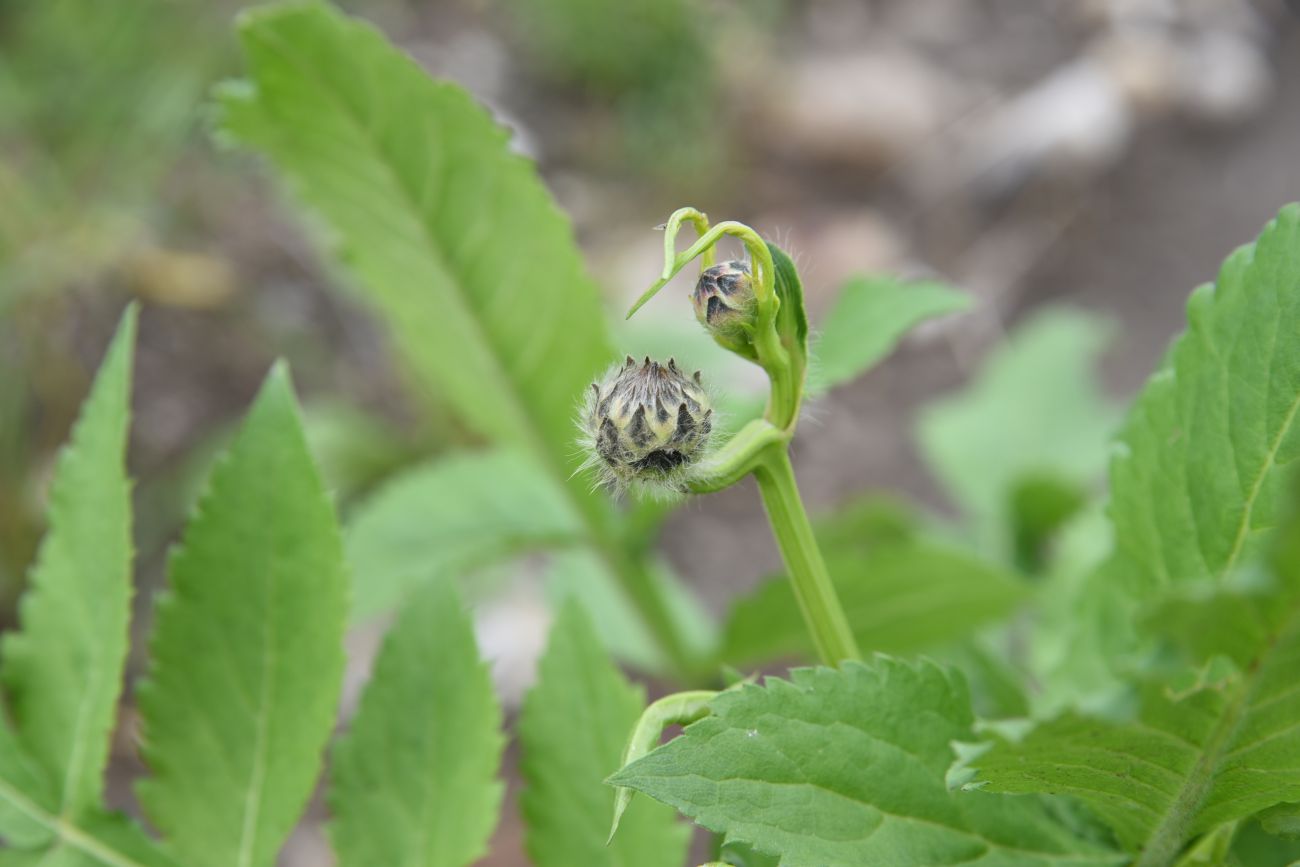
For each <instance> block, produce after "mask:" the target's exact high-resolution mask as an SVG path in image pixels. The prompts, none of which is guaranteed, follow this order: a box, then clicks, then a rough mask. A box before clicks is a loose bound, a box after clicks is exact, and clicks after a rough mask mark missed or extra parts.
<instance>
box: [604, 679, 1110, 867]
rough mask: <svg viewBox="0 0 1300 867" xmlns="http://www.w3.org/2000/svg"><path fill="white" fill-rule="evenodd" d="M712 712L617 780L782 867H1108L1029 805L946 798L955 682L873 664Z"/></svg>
mask: <svg viewBox="0 0 1300 867" xmlns="http://www.w3.org/2000/svg"><path fill="white" fill-rule="evenodd" d="M712 711H713V715H711V716H709V717H706V718H705V719H703V720H701V721H700V722H697V723H694V724H692V725H690V726H688V727H687V728H686V730H685V732H684V733H683V734H682V735H681V736H680V737H678V738H676V739H675V740H673V741H671V742H670V743H668V744H667V745H665V746H663V747H660V748H659V749H657V750H655V751H654V752H652V753H651V754H650V755H648V756H646V757H645V758H643V759H640V760H639V761H636V762H634V763H632V764H631V765H629V766H628V767H626V768H624V769H623V770H622V771H620V772H619V773H618V774H616V775H615V776H614V777H613V778H612V780H611V782H613V783H616V784H618V785H621V786H630V787H632V788H634V789H637V790H638V791H641V792H644V793H645V794H647V795H650V796H651V797H653V798H656V799H659V800H661V801H664V802H666V803H669V804H672V805H673V806H675V807H677V808H678V809H679V810H681V811H682V812H684V813H686V814H687V815H688V816H690V817H691V818H693V819H694V820H695V821H696V822H698V823H700V824H701V825H704V826H705V827H706V828H709V829H711V830H714V831H719V832H722V833H725V834H726V835H727V836H728V838H729V839H731V840H734V841H736V842H738V843H744V844H749V845H752V846H754V847H755V848H757V849H759V850H761V851H765V852H768V853H772V854H779V855H780V856H781V863H782V864H783V865H786V867H814V865H816V867H826V865H862V864H882V865H883V864H888V865H890V867H920V865H929V867H937V865H956V864H962V865H971V864H974V865H980V867H994V865H997V867H1049V865H1065V864H1069V865H1074V867H1079V865H1116V864H1118V863H1119V862H1118V859H1117V858H1116V857H1115V856H1114V854H1113V853H1109V852H1107V851H1105V850H1102V849H1099V848H1097V847H1095V846H1093V845H1091V844H1088V843H1086V842H1084V841H1082V840H1079V839H1076V838H1075V837H1074V836H1073V835H1072V834H1071V833H1070V832H1068V831H1067V830H1066V829H1065V828H1064V827H1062V826H1061V825H1059V824H1057V822H1056V821H1054V820H1053V819H1052V818H1051V817H1050V816H1049V814H1048V813H1047V812H1046V811H1045V810H1044V809H1043V808H1042V805H1041V803H1040V802H1039V801H1036V800H1035V799H1032V798H1009V797H1003V796H995V795H989V794H986V793H983V792H952V791H950V790H949V789H948V787H947V785H946V783H945V778H946V775H947V773H948V769H949V767H950V766H951V765H952V763H953V760H954V758H955V756H954V753H953V749H952V742H953V741H961V740H969V739H971V737H972V733H971V725H972V719H971V712H970V703H969V699H968V697H967V693H966V689H965V686H964V684H963V683H962V681H961V679H960V677H959V676H954V675H951V674H949V673H947V672H945V671H944V670H942V669H940V668H938V667H936V666H934V665H932V664H929V663H925V664H922V665H921V666H919V667H913V666H910V665H908V664H906V663H902V662H899V661H896V660H892V659H889V658H887V657H878V658H877V659H876V661H875V662H874V663H872V664H871V665H864V664H862V663H857V662H849V663H845V664H844V666H843V667H842V668H840V669H828V668H816V669H796V670H795V671H794V672H792V673H791V680H789V681H786V680H777V679H771V680H769V681H768V682H767V685H766V686H762V687H760V686H755V685H744V686H741V687H738V688H735V689H733V690H729V691H727V692H724V693H722V694H720V695H719V696H718V698H717V699H715V700H714V701H713V703H712Z"/></svg>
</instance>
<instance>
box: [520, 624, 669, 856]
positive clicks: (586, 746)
mask: <svg viewBox="0 0 1300 867" xmlns="http://www.w3.org/2000/svg"><path fill="white" fill-rule="evenodd" d="M644 707H645V693H644V690H642V689H641V688H640V687H638V686H633V685H632V684H630V683H628V682H627V680H626V679H624V678H623V676H622V675H621V674H619V672H618V669H616V668H615V667H614V666H613V665H612V664H611V663H610V661H609V659H608V657H607V656H606V655H605V653H604V652H603V650H602V649H601V646H600V640H599V639H598V638H597V636H596V633H595V631H594V629H593V628H592V625H591V622H590V620H589V619H588V618H587V616H586V615H585V614H584V613H583V612H582V609H581V608H579V607H578V605H577V604H576V603H574V602H570V603H569V604H567V605H565V606H564V607H563V608H562V609H561V611H560V615H559V617H558V618H557V620H556V623H555V626H554V628H553V629H552V632H551V642H550V646H549V647H548V648H547V651H546V655H545V656H544V657H543V658H542V661H541V663H540V666H539V674H538V681H537V685H536V686H535V687H533V689H532V690H531V691H530V692H529V693H528V696H527V698H526V699H525V700H524V708H523V714H522V716H521V717H520V720H519V739H520V743H521V746H522V749H523V756H522V759H521V764H522V770H523V775H524V781H525V789H524V792H523V795H522V798H521V801H522V808H523V812H524V817H525V819H526V820H527V822H528V835H527V839H526V842H527V846H528V852H529V855H530V856H531V857H532V859H533V862H534V863H535V864H537V865H538V867H571V865H576V864H581V865H584V867H588V865H590V867H605V865H607V867H680V865H681V864H682V863H683V861H684V859H685V857H686V846H687V843H688V841H689V839H690V834H689V829H688V828H687V827H686V826H685V825H682V824H679V823H678V822H677V820H676V817H675V816H674V815H673V812H672V811H671V810H669V809H667V808H666V807H663V806H662V805H659V804H654V803H651V802H650V801H648V800H645V799H641V800H639V801H634V802H633V803H632V804H631V806H630V807H629V808H628V811H627V813H626V815H625V816H624V817H623V820H622V822H621V824H620V825H619V831H618V834H617V835H616V836H615V837H614V838H613V840H612V841H611V842H610V843H609V845H606V839H607V838H608V836H609V827H610V820H611V819H612V817H613V815H614V792H613V790H611V789H609V788H608V787H606V786H604V785H602V782H603V781H604V779H605V777H607V776H609V774H610V773H612V772H613V771H615V770H616V769H617V768H618V766H619V763H620V762H621V761H622V756H623V746H624V743H625V742H626V739H627V736H628V733H629V732H631V731H632V727H633V726H634V725H635V724H636V721H637V719H638V718H639V717H640V715H641V711H642V710H643V709H644Z"/></svg>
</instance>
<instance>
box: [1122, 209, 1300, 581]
mask: <svg viewBox="0 0 1300 867" xmlns="http://www.w3.org/2000/svg"><path fill="white" fill-rule="evenodd" d="M1297 286H1300V205H1290V206H1288V207H1287V208H1286V209H1284V210H1283V211H1282V213H1281V214H1279V215H1278V217H1277V219H1275V220H1274V221H1272V222H1271V223H1269V224H1268V226H1267V227H1266V228H1265V229H1264V231H1263V233H1262V234H1261V235H1260V236H1259V240H1258V242H1257V243H1256V244H1255V245H1254V246H1251V247H1243V248H1241V249H1239V250H1237V251H1236V252H1235V253H1233V254H1232V255H1231V256H1230V257H1229V258H1228V259H1227V261H1226V262H1224V265H1223V270H1222V271H1220V273H1219V279H1218V281H1217V282H1216V283H1215V284H1214V285H1213V286H1203V287H1201V288H1200V289H1198V290H1197V291H1196V292H1195V293H1194V294H1193V295H1192V298H1191V300H1190V302H1189V303H1188V305H1187V319H1188V331H1187V333H1186V334H1185V335H1184V336H1183V337H1181V338H1180V339H1179V340H1178V341H1177V342H1176V343H1175V344H1174V346H1173V348H1172V349H1171V350H1170V353H1169V355H1168V357H1167V358H1166V361H1165V364H1164V366H1163V367H1162V368H1161V369H1160V371H1159V372H1157V373H1156V374H1155V376H1153V377H1152V378H1151V380H1150V381H1149V382H1148V383H1147V386H1146V388H1145V390H1144V391H1143V392H1142V395H1141V396H1140V397H1139V398H1138V400H1137V403H1136V404H1134V406H1133V409H1132V411H1131V412H1130V414H1129V417H1128V421H1127V423H1126V424H1125V425H1124V429H1123V431H1122V433H1121V436H1120V442H1121V444H1122V447H1123V450H1122V451H1121V452H1119V454H1118V455H1117V456H1116V458H1115V461H1114V463H1113V464H1112V467H1111V486H1112V489H1113V494H1112V504H1111V515H1112V518H1113V519H1114V522H1115V530H1116V537H1117V539H1116V541H1117V545H1118V548H1119V552H1120V555H1121V556H1122V557H1123V558H1124V562H1125V564H1126V565H1127V566H1128V567H1129V569H1130V571H1131V572H1132V573H1133V580H1135V581H1140V582H1142V583H1143V584H1144V585H1146V586H1147V587H1157V586H1163V585H1168V584H1171V583H1177V582H1186V581H1194V580H1198V579H1209V580H1215V581H1217V580H1220V579H1221V578H1223V577H1224V576H1225V575H1226V574H1227V573H1228V572H1229V571H1230V570H1231V569H1232V568H1233V567H1234V566H1235V565H1236V564H1238V563H1239V562H1242V561H1243V557H1245V556H1247V555H1249V554H1250V553H1251V552H1252V551H1253V550H1254V549H1255V548H1256V546H1257V544H1258V542H1259V540H1260V538H1261V534H1262V533H1263V532H1264V531H1265V530H1267V529H1268V528H1270V527H1272V526H1273V525H1274V524H1275V523H1276V521H1277V517H1278V515H1277V507H1278V500H1279V494H1280V491H1281V490H1282V487H1281V486H1280V484H1279V482H1280V479H1281V477H1282V475H1283V473H1282V468H1283V467H1284V466H1285V465H1286V464H1288V463H1290V462H1291V461H1293V460H1294V459H1295V458H1296V457H1297V456H1298V455H1300V424H1297V423H1296V422H1297V417H1298V413H1300V340H1297V338H1296V335H1297V334H1300V291H1297V289H1296V287H1297Z"/></svg>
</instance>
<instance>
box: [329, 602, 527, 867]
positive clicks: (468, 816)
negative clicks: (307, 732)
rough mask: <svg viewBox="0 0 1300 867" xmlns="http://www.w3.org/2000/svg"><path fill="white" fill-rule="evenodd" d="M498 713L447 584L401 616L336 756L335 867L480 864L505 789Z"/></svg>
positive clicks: (467, 620)
mask: <svg viewBox="0 0 1300 867" xmlns="http://www.w3.org/2000/svg"><path fill="white" fill-rule="evenodd" d="M504 747H505V738H504V737H503V735H502V733H501V708H500V707H499V706H498V704H497V700H496V696H495V695H494V694H493V692H492V680H491V678H490V677H489V675H488V670H487V666H486V665H484V664H483V662H482V661H481V660H480V659H479V655H478V647H477V645H476V644H475V642H474V631H473V627H472V624H471V622H470V618H469V616H468V615H467V613H466V612H465V611H464V610H463V609H462V607H461V603H460V599H459V597H458V596H457V594H456V592H455V585H454V583H453V582H452V581H450V580H441V581H430V582H428V583H427V584H426V585H425V586H424V587H422V588H420V589H419V590H418V591H417V592H416V593H415V594H414V596H413V598H412V600H411V602H410V603H409V604H408V605H406V606H405V607H404V608H403V609H402V614H401V616H400V618H399V619H398V621H397V625H396V626H394V627H393V630H392V631H391V632H390V633H389V634H388V638H387V639H386V640H385V642H384V649H383V651H382V652H381V653H380V655H379V659H378V661H377V662H376V663H375V671H374V675H373V677H372V678H371V680H370V683H369V684H368V685H367V686H366V690H365V693H364V695H363V696H362V698H361V707H360V709H359V710H358V711H357V715H356V718H355V719H354V720H353V721H352V728H351V730H350V731H349V732H348V734H347V735H345V736H344V738H343V739H342V740H341V741H340V742H339V745H338V748H337V749H336V750H335V752H334V765H333V772H332V773H333V778H334V784H333V788H332V789H331V791H330V797H329V802H330V807H331V809H332V810H333V813H334V816H335V821H334V824H333V826H332V827H331V834H330V836H331V838H332V839H333V841H334V849H335V852H336V853H337V854H338V858H339V864H340V865H341V867H374V865H380V864H394V865H396V864H400V865H403V867H461V865H465V864H469V863H471V862H473V861H474V860H476V859H477V858H478V857H479V856H481V855H483V854H484V853H485V850H486V844H487V839H488V836H489V835H490V834H491V833H492V829H493V828H494V827H495V826H496V822H497V811H498V809H499V808H500V805H501V794H502V789H503V786H502V784H501V782H500V781H499V780H498V779H497V778H496V774H497V769H498V767H499V766H500V764H501V751H502V749H503V748H504Z"/></svg>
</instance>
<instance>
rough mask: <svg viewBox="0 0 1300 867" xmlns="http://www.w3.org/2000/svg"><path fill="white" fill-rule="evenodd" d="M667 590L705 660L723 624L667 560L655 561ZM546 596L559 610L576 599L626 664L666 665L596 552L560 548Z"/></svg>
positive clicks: (667, 597)
mask: <svg viewBox="0 0 1300 867" xmlns="http://www.w3.org/2000/svg"><path fill="white" fill-rule="evenodd" d="M647 568H650V569H653V570H654V571H655V578H656V580H657V581H658V583H659V586H660V587H662V588H663V590H664V593H665V601H666V603H667V605H668V606H669V608H670V609H671V610H672V611H673V613H674V616H675V617H676V618H677V621H678V622H679V623H681V624H682V626H683V629H682V635H683V638H684V639H685V640H686V641H687V642H688V646H689V649H690V652H691V653H693V654H695V655H696V657H697V658H700V659H703V658H705V654H708V653H712V652H713V651H714V649H715V648H716V647H717V627H716V626H715V625H714V624H713V622H712V621H711V620H709V617H708V614H707V613H706V612H705V610H704V607H703V605H702V604H701V603H700V600H699V599H698V598H697V597H696V596H695V594H694V593H693V592H692V591H691V589H690V588H689V587H687V586H686V585H685V584H684V583H683V582H682V579H681V578H680V577H678V576H677V575H676V574H674V573H673V572H672V571H671V570H670V569H668V568H667V567H666V566H664V565H663V564H661V563H652V564H649V566H648V567H647ZM545 581H546V598H547V601H548V602H549V603H550V604H551V607H552V608H553V609H554V610H556V611H559V610H560V609H562V608H563V607H564V606H565V605H566V604H567V602H568V600H570V599H572V600H575V601H576V602H577V603H578V605H579V606H580V607H581V608H582V609H583V611H585V612H586V613H587V617H588V618H589V619H590V621H591V623H592V624H593V626H594V627H595V629H596V633H597V634H598V635H599V636H600V641H601V644H603V645H604V647H605V649H606V650H608V651H609V652H610V653H612V654H613V655H614V657H615V658H616V659H618V660H619V661H620V662H622V663H624V664H626V665H629V666H631V667H633V668H638V669H641V670H642V671H655V670H658V669H660V668H662V663H663V660H662V658H661V653H660V651H659V648H657V647H656V646H655V643H654V639H653V638H652V636H651V635H650V632H649V631H648V630H647V629H646V628H645V624H644V623H643V622H642V620H641V618H639V617H638V616H637V612H636V609H635V608H634V607H632V605H630V604H629V602H628V600H627V597H626V596H624V595H623V594H621V593H619V592H618V586H617V585H616V584H615V583H614V579H613V577H612V576H611V575H610V573H609V570H608V569H606V568H605V565H604V563H603V562H602V561H601V559H600V558H599V557H597V556H596V555H595V554H594V553H593V552H591V551H589V550H587V549H581V548H575V549H572V550H567V551H555V552H554V553H553V554H552V555H551V562H550V563H549V564H548V568H547V570H546V578H545Z"/></svg>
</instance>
